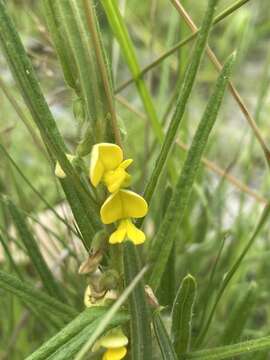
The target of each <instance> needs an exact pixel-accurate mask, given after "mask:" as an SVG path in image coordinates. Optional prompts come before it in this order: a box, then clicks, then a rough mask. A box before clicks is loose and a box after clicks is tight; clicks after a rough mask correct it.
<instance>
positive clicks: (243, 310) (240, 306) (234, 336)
mask: <svg viewBox="0 0 270 360" xmlns="http://www.w3.org/2000/svg"><path fill="white" fill-rule="evenodd" d="M257 296H258V287H257V285H256V283H255V282H252V283H251V284H250V285H249V287H248V289H244V290H243V295H241V297H240V299H239V300H238V299H235V302H236V304H235V306H234V307H233V309H232V311H230V313H229V316H228V318H227V319H226V322H225V326H224V331H223V334H222V341H221V343H222V344H224V345H227V344H228V345H229V344H232V343H235V342H236V340H241V339H240V337H241V335H242V333H243V330H244V328H245V325H246V323H247V320H248V319H249V318H250V315H251V311H252V308H253V306H254V305H255V300H256V299H257Z"/></svg>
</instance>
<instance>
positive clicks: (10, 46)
mask: <svg viewBox="0 0 270 360" xmlns="http://www.w3.org/2000/svg"><path fill="white" fill-rule="evenodd" d="M57 3H58V2H57ZM61 3H62V2H61ZM0 45H1V46H2V49H3V52H4V55H5V57H6V60H7V62H8V64H9V67H10V70H11V72H12V74H13V76H14V79H15V80H16V82H17V85H18V87H19V89H20V91H21V94H22V96H23V98H24V101H25V103H26V105H27V107H28V109H29V111H30V112H31V114H32V117H33V120H34V122H35V124H36V125H37V127H38V129H39V131H40V135H41V137H42V139H43V142H44V144H45V145H46V148H47V149H48V151H49V153H50V154H52V155H53V157H54V159H55V160H58V161H59V164H60V165H61V167H62V169H63V171H64V172H65V174H66V175H67V176H68V177H70V179H71V180H72V183H73V186H74V188H76V191H77V192H78V193H80V195H81V196H82V197H84V198H85V202H88V206H89V211H91V214H92V216H91V218H89V222H90V223H92V222H93V219H95V218H97V215H96V214H97V209H96V204H95V203H94V202H93V201H92V198H91V196H90V194H89V191H88V189H87V188H86V187H85V186H84V184H83V183H82V181H81V180H80V177H79V176H78V174H77V173H76V171H75V170H74V168H73V166H72V165H71V163H70V162H69V160H68V159H67V157H66V153H67V149H66V147H65V144H64V141H63V138H62V137H61V135H60V133H59V131H58V128H57V126H56V123H55V120H54V118H53V116H52V114H51V112H50V109H49V107H48V104H47V103H46V100H45V98H44V95H43V94H42V91H41V89H40V86H39V83H38V81H37V79H36V76H35V74H34V70H33V67H32V64H31V62H30V60H29V58H28V56H27V54H26V51H25V49H24V47H23V44H22V42H21V40H20V37H19V35H18V33H17V31H16V29H15V26H14V24H13V22H12V20H11V18H10V17H9V15H8V13H7V9H6V5H5V3H4V1H3V0H0ZM81 211H82V212H83V211H84V210H83V209H81Z"/></svg>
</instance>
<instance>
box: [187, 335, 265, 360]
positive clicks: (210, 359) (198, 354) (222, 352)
mask: <svg viewBox="0 0 270 360" xmlns="http://www.w3.org/2000/svg"><path fill="white" fill-rule="evenodd" d="M263 350H270V336H265V337H262V338H260V339H255V340H249V341H244V342H241V343H237V344H233V345H227V346H220V347H216V348H212V349H205V350H199V351H194V352H192V353H187V354H186V357H185V358H186V359H196V360H222V359H233V358H235V357H236V356H240V355H243V358H245V356H248V355H250V354H253V353H254V352H255V351H263Z"/></svg>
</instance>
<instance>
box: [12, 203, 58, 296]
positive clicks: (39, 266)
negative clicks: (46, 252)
mask: <svg viewBox="0 0 270 360" xmlns="http://www.w3.org/2000/svg"><path fill="white" fill-rule="evenodd" d="M5 204H6V205H7V207H8V209H9V212H10V215H11V217H12V220H13V222H14V225H15V226H16V229H17V232H18V234H19V235H20V238H21V240H22V242H23V244H24V246H25V248H26V250H27V252H28V255H29V258H30V260H31V262H32V263H33V265H34V267H35V269H36V271H37V272H38V274H39V276H40V278H41V280H42V283H43V285H44V288H45V289H46V290H47V291H48V293H49V294H50V295H51V296H53V297H56V298H58V299H59V300H61V301H65V295H64V292H63V290H62V289H61V287H60V286H59V284H58V283H57V282H56V281H55V278H54V276H53V274H52V273H51V271H50V269H49V268H48V265H47V264H46V262H45V260H44V258H43V256H42V254H41V252H40V250H39V248H38V245H37V243H36V240H35V238H34V236H33V235H32V233H31V231H30V230H29V228H28V225H27V224H26V221H25V218H24V216H23V214H22V213H21V211H19V210H18V209H17V207H16V206H15V205H14V204H13V203H12V202H11V201H10V200H5Z"/></svg>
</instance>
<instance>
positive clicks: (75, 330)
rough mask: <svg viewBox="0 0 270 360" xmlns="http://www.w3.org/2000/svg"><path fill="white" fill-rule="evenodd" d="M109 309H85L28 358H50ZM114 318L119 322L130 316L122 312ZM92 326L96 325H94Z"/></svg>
mask: <svg viewBox="0 0 270 360" xmlns="http://www.w3.org/2000/svg"><path fill="white" fill-rule="evenodd" d="M107 311H108V308H106V307H92V308H89V309H86V310H84V311H83V312H82V313H81V314H80V315H78V316H77V317H76V318H75V319H74V320H73V321H71V322H70V323H69V324H68V325H67V326H66V327H64V328H63V329H62V330H61V331H60V332H59V333H57V334H56V335H54V336H53V337H52V338H50V339H49V340H48V341H47V342H46V343H44V344H43V345H42V346H41V347H40V348H39V349H37V350H36V351H35V352H34V353H33V354H31V355H30V356H28V357H27V360H45V359H48V358H49V356H50V355H52V354H54V353H55V352H56V351H57V349H60V348H61V347H62V346H65V345H66V344H67V343H68V342H69V341H70V340H72V339H73V338H74V337H75V336H76V335H79V336H81V334H82V331H83V330H84V329H85V328H87V326H88V325H90V324H92V323H93V322H94V321H96V320H97V319H100V318H101V317H102V316H104V315H105V314H106V312H107ZM114 320H116V321H119V322H123V321H127V320H128V316H127V314H125V313H123V312H121V313H119V314H117V315H116V317H115V319H114ZM95 324H96V323H95ZM92 328H94V327H93V326H92ZM88 330H89V328H88ZM87 332H88V331H87ZM89 335H90V334H89V333H88V336H89Z"/></svg>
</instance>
